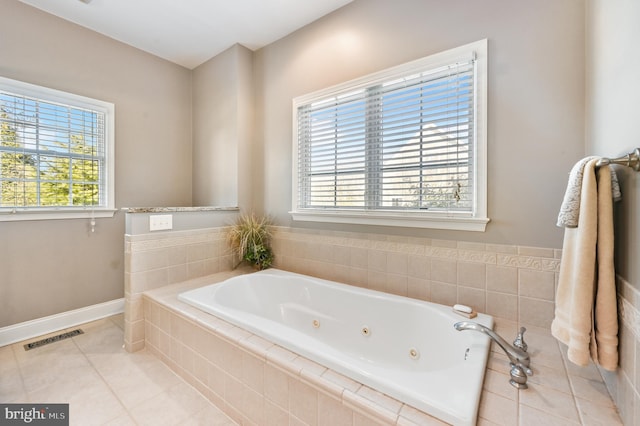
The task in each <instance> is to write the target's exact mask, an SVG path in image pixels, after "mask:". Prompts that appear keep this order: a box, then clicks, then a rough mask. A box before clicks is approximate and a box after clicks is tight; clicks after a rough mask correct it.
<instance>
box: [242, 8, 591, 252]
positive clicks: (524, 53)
mask: <svg viewBox="0 0 640 426" xmlns="http://www.w3.org/2000/svg"><path fill="white" fill-rule="evenodd" d="M484 38H488V40H489V94H488V98H489V123H488V158H489V160H488V162H489V173H488V179H489V181H488V186H489V197H488V206H489V217H490V218H491V222H490V223H489V225H488V227H487V231H486V232H485V233H473V232H466V233H464V232H450V231H428V230H424V231H422V230H420V231H417V230H415V229H408V228H407V229H405V228H397V229H384V228H372V227H369V228H365V227H352V226H349V227H341V226H337V225H331V226H321V225H303V224H300V223H292V222H291V219H290V216H289V215H288V214H287V212H288V210H290V209H291V140H292V135H291V132H292V130H291V128H292V127H291V120H292V118H291V100H292V98H294V97H296V96H299V95H302V94H305V93H308V92H311V91H314V90H317V89H321V88H324V87H327V86H330V85H333V84H337V83H340V82H344V81H347V80H349V79H353V78H356V77H360V76H362V75H365V74H368V73H371V72H374V71H378V70H381V69H384V68H386V67H390V66H393V65H398V64H401V63H403V62H406V61H409V60H412V59H417V58H420V57H423V56H426V55H429V54H432V53H436V52H439V51H442V50H446V49H449V48H453V47H456V46H459V45H463V44H466V43H469V42H473V41H476V40H480V39H484ZM583 62H584V3H583V2H582V1H579V0H562V1H554V0H545V1H535V2H531V1H530V2H525V1H504V0H483V1H466V0H452V1H434V0H430V1H428V0H402V1H388V0H356V1H354V2H353V3H351V4H349V5H347V6H346V7H344V8H342V9H339V10H338V11H336V12H334V13H333V14H331V15H329V16H327V17H325V18H323V19H321V20H319V21H316V22H315V23H313V24H311V25H308V26H307V27H305V28H303V29H302V30H300V31H297V32H295V33H293V34H292V35H290V36H288V37H286V38H284V39H282V40H280V41H278V42H275V43H273V44H271V45H269V46H267V47H265V48H263V49H261V50H260V51H258V52H257V53H256V57H255V64H256V97H257V100H258V101H257V108H256V116H257V123H256V128H258V129H260V130H261V131H260V133H258V134H257V135H256V141H257V145H258V146H261V147H262V149H263V150H264V155H263V156H262V158H263V159H264V160H263V163H262V164H261V165H257V166H256V169H255V170H256V174H255V175H254V182H255V186H256V188H261V191H256V193H257V194H256V198H255V200H257V201H256V204H257V205H264V209H265V212H267V213H269V214H272V215H274V216H275V217H276V218H277V220H278V222H279V224H282V225H286V226H289V225H292V226H297V227H315V228H322V229H327V228H329V229H335V230H350V231H353V230H355V231H361V232H386V233H389V234H396V235H397V234H401V235H416V234H417V235H418V236H424V237H431V238H441V239H455V240H464V241H474V242H491V243H500V244H517V245H530V246H537V247H560V246H561V244H562V231H561V230H560V229H559V228H557V227H556V226H555V222H556V218H557V213H558V208H559V206H560V203H561V201H562V196H563V194H564V190H565V188H566V181H567V173H568V171H569V170H570V168H571V166H572V165H573V164H574V163H575V161H576V160H577V159H579V158H580V157H582V156H583V154H584V120H583V114H584V71H583V67H582V64H583ZM260 192H262V193H263V194H260Z"/></svg>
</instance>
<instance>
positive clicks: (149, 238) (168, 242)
mask: <svg viewBox="0 0 640 426" xmlns="http://www.w3.org/2000/svg"><path fill="white" fill-rule="evenodd" d="M226 229H227V228H209V229H196V230H190V231H175V232H171V233H162V234H157V235H154V234H144V235H126V236H125V242H126V244H125V254H126V253H133V252H143V251H150V250H157V249H163V248H168V247H175V246H185V245H190V244H202V243H211V242H219V241H223V240H224V239H225V233H226Z"/></svg>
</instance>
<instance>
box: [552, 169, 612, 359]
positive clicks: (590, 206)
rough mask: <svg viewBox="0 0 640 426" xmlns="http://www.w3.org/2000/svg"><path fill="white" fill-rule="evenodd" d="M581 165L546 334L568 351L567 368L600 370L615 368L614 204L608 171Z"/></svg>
mask: <svg viewBox="0 0 640 426" xmlns="http://www.w3.org/2000/svg"><path fill="white" fill-rule="evenodd" d="M596 163H597V159H590V160H588V161H587V162H586V164H585V165H584V168H583V170H584V175H583V178H582V185H581V188H580V190H581V194H580V205H579V221H578V226H577V227H575V228H571V227H567V228H565V234H564V246H563V249H562V260H561V263H560V277H559V279H558V289H557V292H556V308H555V318H554V319H553V322H552V323H551V333H552V334H553V336H555V337H556V338H557V339H558V340H560V341H561V342H563V343H565V344H566V345H567V346H568V352H567V355H568V358H569V360H570V361H571V362H573V363H575V364H577V365H581V366H585V365H587V364H588V362H589V357H591V358H592V359H593V360H594V362H596V363H598V364H600V365H601V366H602V367H603V368H605V369H607V370H610V371H614V370H615V369H616V368H617V365H618V313H617V304H616V287H615V271H614V263H613V246H614V244H613V202H612V198H613V197H612V193H611V173H610V172H609V170H606V169H609V168H610V167H609V166H602V167H600V169H599V170H597V178H596V168H595V165H596Z"/></svg>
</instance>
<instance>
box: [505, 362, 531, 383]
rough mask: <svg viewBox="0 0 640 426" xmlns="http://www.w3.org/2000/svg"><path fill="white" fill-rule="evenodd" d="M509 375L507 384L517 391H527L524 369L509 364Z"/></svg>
mask: <svg viewBox="0 0 640 426" xmlns="http://www.w3.org/2000/svg"><path fill="white" fill-rule="evenodd" d="M509 375H510V376H511V379H510V380H509V383H510V384H511V386H513V387H515V388H517V389H527V388H528V387H529V386H527V374H526V371H525V369H523V368H522V366H521V365H519V364H518V365H515V364H511V371H509Z"/></svg>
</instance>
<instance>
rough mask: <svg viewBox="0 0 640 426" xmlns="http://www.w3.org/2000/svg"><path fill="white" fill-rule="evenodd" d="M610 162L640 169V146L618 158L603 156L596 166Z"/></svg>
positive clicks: (636, 169) (637, 170)
mask: <svg viewBox="0 0 640 426" xmlns="http://www.w3.org/2000/svg"><path fill="white" fill-rule="evenodd" d="M608 164H619V165H621V166H627V167H631V168H632V169H633V170H635V171H636V172H639V171H640V148H636V149H634V150H633V152H630V153H628V154H627V155H625V156H622V157H618V158H602V159H600V160H598V162H597V163H596V167H600V166H606V165H608Z"/></svg>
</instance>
